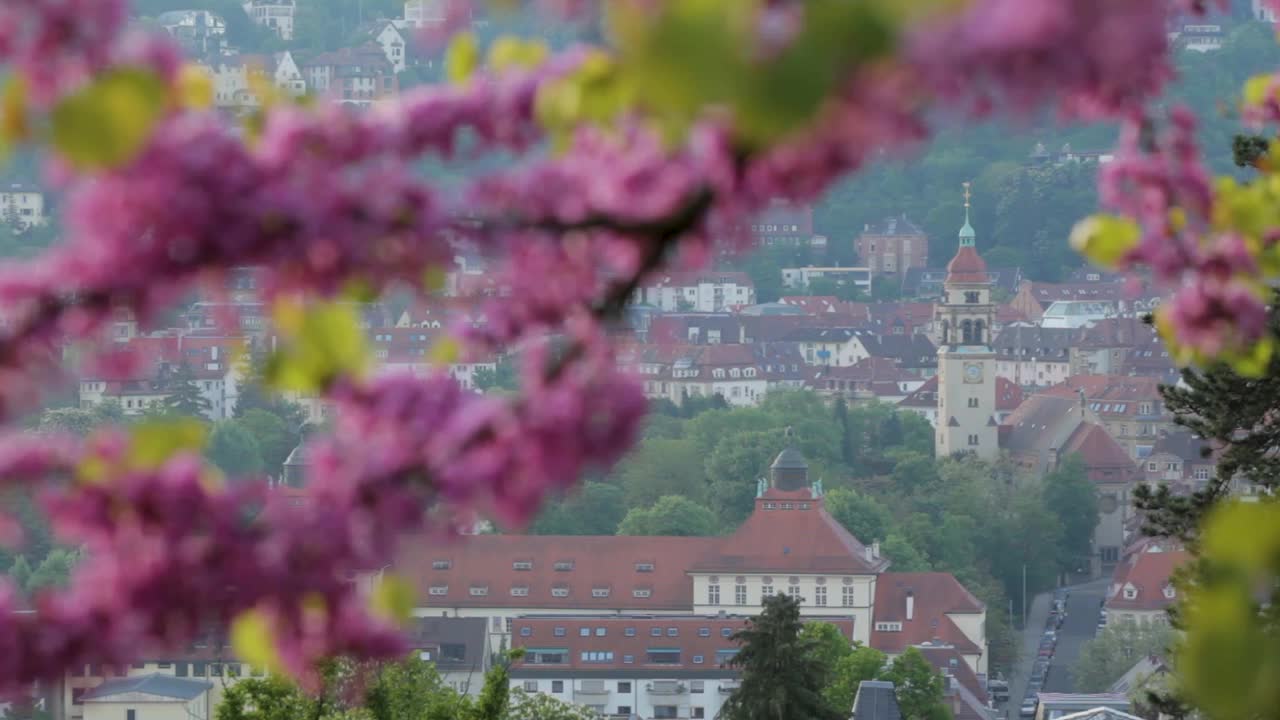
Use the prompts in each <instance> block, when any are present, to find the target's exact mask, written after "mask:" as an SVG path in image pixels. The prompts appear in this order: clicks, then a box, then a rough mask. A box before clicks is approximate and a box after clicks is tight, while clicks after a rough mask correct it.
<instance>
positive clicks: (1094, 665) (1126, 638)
mask: <svg viewBox="0 0 1280 720" xmlns="http://www.w3.org/2000/svg"><path fill="white" fill-rule="evenodd" d="M1174 637H1175V636H1174V631H1173V629H1172V628H1170V627H1169V626H1168V625H1165V624H1162V623H1152V624H1146V623H1141V624H1139V623H1129V622H1113V623H1108V624H1107V626H1106V627H1105V628H1103V630H1102V632H1101V633H1099V634H1098V636H1097V637H1095V638H1094V639H1092V640H1089V641H1087V642H1086V643H1085V644H1084V646H1083V647H1081V648H1080V656H1079V657H1078V658H1077V660H1076V664H1075V666H1073V667H1072V668H1071V676H1072V678H1073V679H1074V680H1075V684H1076V690H1077V691H1079V692H1088V693H1097V692H1105V691H1106V689H1107V688H1109V687H1111V685H1112V683H1114V682H1115V681H1116V680H1119V679H1120V676H1121V675H1124V674H1125V673H1126V672H1128V670H1129V668H1132V667H1133V666H1134V664H1135V663H1137V662H1138V661H1139V660H1141V659H1142V658H1144V657H1147V656H1148V655H1157V656H1160V657H1165V656H1166V655H1167V654H1168V653H1169V649H1170V648H1171V647H1172V645H1173V641H1174Z"/></svg>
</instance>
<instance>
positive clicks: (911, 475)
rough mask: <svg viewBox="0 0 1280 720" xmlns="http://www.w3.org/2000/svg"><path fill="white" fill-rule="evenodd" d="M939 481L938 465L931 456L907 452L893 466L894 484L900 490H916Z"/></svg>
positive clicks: (931, 485)
mask: <svg viewBox="0 0 1280 720" xmlns="http://www.w3.org/2000/svg"><path fill="white" fill-rule="evenodd" d="M938 482H939V478H938V467H937V465H936V464H935V463H934V461H933V458H932V457H930V456H927V455H921V454H919V453H906V454H904V455H903V456H902V458H901V459H900V460H898V462H897V463H896V464H895V465H894V466H893V486H894V487H895V488H896V489H898V490H899V491H900V492H908V493H909V492H914V491H916V490H920V489H921V488H926V487H933V486H936V485H937V484H938Z"/></svg>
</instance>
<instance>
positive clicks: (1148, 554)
mask: <svg viewBox="0 0 1280 720" xmlns="http://www.w3.org/2000/svg"><path fill="white" fill-rule="evenodd" d="M1190 561H1191V556H1190V554H1188V553H1187V551H1186V550H1185V549H1183V547H1182V546H1181V545H1179V544H1178V543H1176V542H1174V541H1169V540H1154V539H1149V538H1148V539H1144V540H1142V541H1140V542H1139V543H1137V544H1136V545H1135V546H1134V547H1133V548H1132V549H1131V550H1130V552H1128V553H1127V554H1126V556H1125V558H1124V559H1123V561H1122V562H1121V563H1120V564H1119V565H1117V566H1116V568H1115V572H1114V573H1113V574H1112V576H1111V586H1110V587H1109V588H1108V590H1107V598H1106V601H1105V603H1104V607H1105V608H1106V610H1107V624H1108V625H1111V624H1113V623H1137V624H1139V625H1149V624H1152V623H1155V624H1165V623H1168V622H1169V619H1168V615H1167V611H1168V609H1169V607H1170V606H1172V605H1173V604H1174V602H1176V601H1177V599H1178V590H1177V588H1175V587H1174V585H1173V573H1174V571H1175V570H1177V569H1178V568H1179V567H1182V566H1183V565H1185V564H1187V563H1188V562H1190Z"/></svg>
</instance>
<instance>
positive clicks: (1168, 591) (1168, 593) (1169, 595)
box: [1164, 585, 1177, 600]
mask: <svg viewBox="0 0 1280 720" xmlns="http://www.w3.org/2000/svg"><path fill="white" fill-rule="evenodd" d="M1176 594H1177V591H1175V590H1174V589H1173V586H1172V585H1165V586H1164V596H1165V598H1166V599H1168V600H1172V599H1173V596H1174V595H1176Z"/></svg>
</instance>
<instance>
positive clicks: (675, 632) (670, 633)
mask: <svg viewBox="0 0 1280 720" xmlns="http://www.w3.org/2000/svg"><path fill="white" fill-rule="evenodd" d="M679 635H680V629H679V628H673V627H669V628H667V637H678V636H679Z"/></svg>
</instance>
